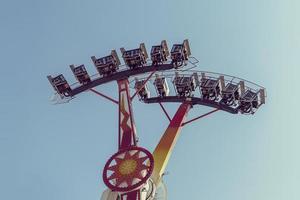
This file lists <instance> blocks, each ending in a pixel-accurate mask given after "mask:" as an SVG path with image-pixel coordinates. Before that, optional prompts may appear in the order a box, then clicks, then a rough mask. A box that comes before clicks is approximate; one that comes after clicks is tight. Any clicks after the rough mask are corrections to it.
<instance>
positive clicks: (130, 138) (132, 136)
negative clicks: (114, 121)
mask: <svg viewBox="0 0 300 200" xmlns="http://www.w3.org/2000/svg"><path fill="white" fill-rule="evenodd" d="M118 87H119V150H120V149H124V148H128V147H130V146H136V128H135V124H134V119H133V114H132V106H131V98H130V93H129V83H128V80H127V79H123V80H118Z"/></svg>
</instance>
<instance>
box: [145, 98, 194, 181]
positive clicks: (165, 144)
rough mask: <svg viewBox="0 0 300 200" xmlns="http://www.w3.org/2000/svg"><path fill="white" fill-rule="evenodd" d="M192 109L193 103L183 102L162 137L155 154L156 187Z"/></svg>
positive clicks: (154, 174) (153, 178)
mask: <svg viewBox="0 0 300 200" xmlns="http://www.w3.org/2000/svg"><path fill="white" fill-rule="evenodd" d="M190 108H191V103H190V102H188V101H186V102H183V103H182V104H181V105H180V107H179V108H178V110H177V112H176V113H175V115H174V117H173V118H172V120H171V122H170V124H169V126H168V128H167V130H166V131H165V133H164V134H163V136H162V137H161V139H160V141H159V143H158V144H157V146H156V148H155V150H154V152H153V157H154V170H153V173H152V176H151V178H152V180H153V181H154V184H155V185H158V184H159V182H160V180H161V177H162V175H163V173H164V171H165V168H166V166H167V164H168V161H169V159H170V156H171V154H172V151H173V148H174V146H175V144H176V141H177V138H178V136H179V134H180V130H181V127H182V123H183V121H184V119H185V117H186V115H187V113H188V111H189V110H190Z"/></svg>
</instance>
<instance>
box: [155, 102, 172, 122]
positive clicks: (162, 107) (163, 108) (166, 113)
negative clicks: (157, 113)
mask: <svg viewBox="0 0 300 200" xmlns="http://www.w3.org/2000/svg"><path fill="white" fill-rule="evenodd" d="M158 103H159V105H160V107H161V109H162V110H163V111H164V113H165V115H166V116H167V118H168V120H169V121H171V118H170V115H169V114H168V112H167V111H166V109H165V107H164V106H163V105H162V103H161V102H158Z"/></svg>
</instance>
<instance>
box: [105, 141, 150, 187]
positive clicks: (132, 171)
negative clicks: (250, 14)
mask: <svg viewBox="0 0 300 200" xmlns="http://www.w3.org/2000/svg"><path fill="white" fill-rule="evenodd" d="M153 167H154V160H153V156H152V154H151V153H150V152H149V151H147V150H146V149H144V148H141V147H136V146H133V147H129V148H128V149H124V150H120V151H119V152H117V153H116V154H114V155H113V156H112V157H111V158H110V159H109V160H108V161H107V162H106V164H105V167H104V170H103V181H104V183H105V184H106V185H107V187H109V188H110V189H111V190H113V191H120V192H125V191H131V190H133V189H136V188H138V187H139V186H141V185H142V184H144V183H146V181H147V180H148V178H149V177H150V176H151V174H152V171H153Z"/></svg>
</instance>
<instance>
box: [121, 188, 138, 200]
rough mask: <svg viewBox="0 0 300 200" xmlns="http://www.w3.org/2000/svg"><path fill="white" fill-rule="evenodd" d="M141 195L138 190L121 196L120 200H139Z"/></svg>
mask: <svg viewBox="0 0 300 200" xmlns="http://www.w3.org/2000/svg"><path fill="white" fill-rule="evenodd" d="M140 199H141V193H140V190H134V191H131V192H128V193H125V194H122V195H121V200H140Z"/></svg>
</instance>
